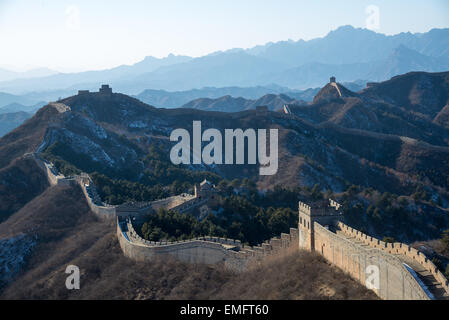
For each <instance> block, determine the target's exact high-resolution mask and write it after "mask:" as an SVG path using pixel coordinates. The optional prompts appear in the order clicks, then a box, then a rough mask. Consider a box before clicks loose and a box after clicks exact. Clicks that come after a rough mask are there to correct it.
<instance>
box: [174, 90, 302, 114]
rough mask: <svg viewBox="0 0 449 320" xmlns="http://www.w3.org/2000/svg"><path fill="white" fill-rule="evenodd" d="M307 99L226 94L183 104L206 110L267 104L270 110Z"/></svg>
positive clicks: (239, 109)
mask: <svg viewBox="0 0 449 320" xmlns="http://www.w3.org/2000/svg"><path fill="white" fill-rule="evenodd" d="M305 103H306V102H305V101H298V100H296V99H292V98H290V97H289V96H286V95H284V94H278V95H275V94H267V95H264V96H263V97H261V98H259V99H256V100H250V99H244V98H241V97H240V98H233V97H231V96H224V97H221V98H218V99H210V98H200V99H196V100H193V101H191V102H189V103H186V104H185V105H183V106H182V107H183V108H193V109H199V110H206V111H222V112H238V111H243V110H251V109H255V108H256V107H258V106H266V107H268V109H269V110H272V111H275V110H279V109H281V108H282V107H283V106H284V105H286V104H305Z"/></svg>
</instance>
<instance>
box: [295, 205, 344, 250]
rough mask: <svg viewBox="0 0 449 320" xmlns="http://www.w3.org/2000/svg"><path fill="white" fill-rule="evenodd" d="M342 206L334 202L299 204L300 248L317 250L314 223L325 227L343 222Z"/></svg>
mask: <svg viewBox="0 0 449 320" xmlns="http://www.w3.org/2000/svg"><path fill="white" fill-rule="evenodd" d="M340 207H341V206H340V205H339V204H338V203H337V202H335V201H334V200H331V199H328V200H320V201H316V202H313V203H311V204H310V205H308V204H305V203H303V202H301V201H300V202H299V205H298V211H299V220H298V230H299V247H300V248H303V249H307V250H310V251H314V250H315V236H314V223H315V222H318V223H319V224H321V225H322V226H323V227H326V226H335V225H336V224H337V223H338V222H339V221H342V220H343V213H342V211H341V210H340Z"/></svg>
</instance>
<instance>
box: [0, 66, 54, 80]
mask: <svg viewBox="0 0 449 320" xmlns="http://www.w3.org/2000/svg"><path fill="white" fill-rule="evenodd" d="M57 73H58V72H57V71H54V70H50V69H47V68H37V69H32V70H29V71H25V72H16V71H11V70H7V69H3V68H0V81H10V80H14V79H29V78H40V77H46V76H51V75H55V74H57Z"/></svg>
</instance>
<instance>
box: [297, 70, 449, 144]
mask: <svg viewBox="0 0 449 320" xmlns="http://www.w3.org/2000/svg"><path fill="white" fill-rule="evenodd" d="M448 79H449V73H448V72H442V73H424V72H412V73H407V74H404V75H401V76H397V77H394V78H392V79H391V80H388V81H385V82H381V83H377V84H370V86H369V87H368V88H366V89H364V90H362V91H360V92H358V93H354V92H351V91H349V90H347V89H346V88H345V87H344V86H343V85H341V84H339V88H341V90H342V91H344V92H345V93H344V94H343V97H338V94H337V92H336V90H335V88H333V87H331V86H329V85H327V86H325V87H324V88H323V89H322V90H321V91H320V92H319V93H318V94H317V95H316V97H315V99H314V101H313V103H312V104H310V105H308V106H304V105H303V106H291V108H290V109H291V110H292V112H293V113H294V114H296V115H297V116H299V117H301V118H305V119H307V120H308V121H311V122H313V123H326V122H328V123H334V124H338V125H340V126H343V127H346V128H352V129H361V130H367V131H372V132H378V133H386V134H393V135H399V136H405V137H410V138H413V139H417V140H422V141H426V142H428V143H430V144H434V145H440V146H447V145H448V141H449V140H448V138H449V136H448V134H449V132H448V130H447V126H446V124H445V120H444V119H445V112H446V111H445V106H446V105H447V103H448V101H449V96H448V92H449V90H448Z"/></svg>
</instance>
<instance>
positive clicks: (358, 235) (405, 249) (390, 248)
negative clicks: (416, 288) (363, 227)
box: [338, 222, 449, 294]
mask: <svg viewBox="0 0 449 320" xmlns="http://www.w3.org/2000/svg"><path fill="white" fill-rule="evenodd" d="M338 227H339V228H340V230H341V231H342V232H344V233H345V234H347V235H349V236H351V237H354V238H355V239H357V240H359V241H362V242H363V243H364V244H366V245H368V246H370V247H371V248H375V249H379V250H382V251H383V252H386V253H389V254H398V255H404V256H406V257H408V258H410V259H412V260H413V261H416V262H417V263H419V264H420V265H421V266H422V267H423V268H424V269H426V270H427V271H428V272H430V273H431V274H432V275H433V276H434V277H435V279H436V280H437V281H438V282H439V283H440V284H441V286H442V287H443V288H444V290H445V291H446V293H448V294H449V281H448V280H447V279H446V277H445V276H444V275H443V274H442V273H441V271H439V270H438V268H437V267H436V266H435V264H434V263H433V262H432V261H431V260H429V259H428V258H427V257H426V255H425V254H424V253H422V252H420V251H419V250H417V249H415V248H413V247H411V246H409V245H407V244H404V243H401V242H395V243H386V242H384V241H381V240H379V239H376V238H374V237H371V236H368V235H366V234H364V233H363V232H361V231H358V230H356V229H353V228H351V227H349V226H347V225H346V224H344V223H342V222H339V223H338Z"/></svg>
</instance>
